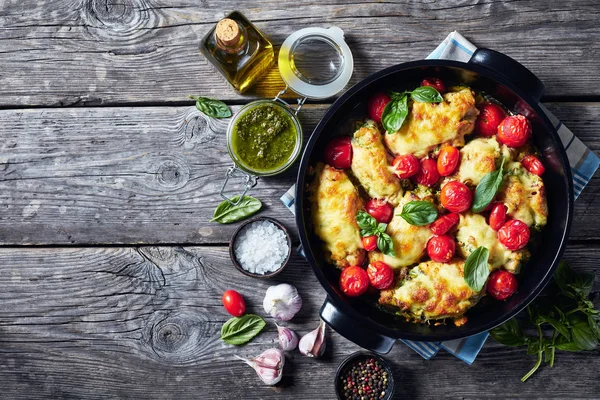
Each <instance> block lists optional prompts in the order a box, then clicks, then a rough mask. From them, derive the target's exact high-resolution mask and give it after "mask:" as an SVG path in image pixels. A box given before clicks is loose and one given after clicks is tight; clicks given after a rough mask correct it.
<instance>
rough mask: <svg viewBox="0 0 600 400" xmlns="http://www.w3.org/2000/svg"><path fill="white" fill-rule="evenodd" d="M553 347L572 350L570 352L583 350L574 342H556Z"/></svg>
mask: <svg viewBox="0 0 600 400" xmlns="http://www.w3.org/2000/svg"><path fill="white" fill-rule="evenodd" d="M554 347H555V348H556V350H563V351H572V352H578V351H581V350H583V349H582V348H580V347H579V346H577V345H576V344H575V342H564V343H557V344H555V345H554Z"/></svg>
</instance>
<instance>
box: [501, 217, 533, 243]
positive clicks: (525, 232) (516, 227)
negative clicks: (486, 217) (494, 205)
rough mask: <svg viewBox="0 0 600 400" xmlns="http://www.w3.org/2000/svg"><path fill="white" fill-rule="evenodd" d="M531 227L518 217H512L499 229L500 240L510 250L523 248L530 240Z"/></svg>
mask: <svg viewBox="0 0 600 400" xmlns="http://www.w3.org/2000/svg"><path fill="white" fill-rule="evenodd" d="M529 236H530V233H529V227H528V226H527V224H526V223H524V222H522V221H519V220H518V219H512V220H510V221H508V222H506V223H505V224H504V225H502V228H500V230H499V231H498V241H499V242H500V243H502V244H503V245H504V247H506V248H507V249H509V250H513V251H515V250H521V249H522V248H523V247H525V246H527V242H529Z"/></svg>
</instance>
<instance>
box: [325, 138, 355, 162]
mask: <svg viewBox="0 0 600 400" xmlns="http://www.w3.org/2000/svg"><path fill="white" fill-rule="evenodd" d="M324 157H325V163H327V164H329V165H331V166H332V167H334V168H338V169H345V168H350V166H351V165H352V145H351V144H350V138H349V137H348V136H339V137H335V138H333V139H331V141H330V142H329V143H328V144H327V146H325V154H324Z"/></svg>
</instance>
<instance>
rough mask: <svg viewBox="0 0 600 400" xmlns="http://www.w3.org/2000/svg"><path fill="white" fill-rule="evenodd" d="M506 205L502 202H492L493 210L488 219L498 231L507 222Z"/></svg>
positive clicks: (490, 224)
mask: <svg viewBox="0 0 600 400" xmlns="http://www.w3.org/2000/svg"><path fill="white" fill-rule="evenodd" d="M506 211H507V210H506V206H505V205H504V204H502V203H492V210H491V211H490V217H489V219H488V225H489V226H490V228H492V229H493V230H495V231H497V230H499V229H500V228H502V226H503V225H504V223H505V222H506Z"/></svg>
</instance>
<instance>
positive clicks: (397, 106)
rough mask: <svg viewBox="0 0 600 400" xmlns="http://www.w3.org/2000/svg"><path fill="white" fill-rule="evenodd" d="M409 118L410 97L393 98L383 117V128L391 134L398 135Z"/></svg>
mask: <svg viewBox="0 0 600 400" xmlns="http://www.w3.org/2000/svg"><path fill="white" fill-rule="evenodd" d="M407 116H408V96H407V95H406V94H403V95H402V96H400V97H392V100H391V101H390V102H389V103H387V105H386V106H385V108H384V109H383V114H382V115H381V123H382V125H383V128H384V129H385V130H386V131H387V133H389V134H393V133H396V132H397V131H398V130H399V129H400V128H401V127H402V124H403V123H404V120H405V119H406V117H407Z"/></svg>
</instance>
